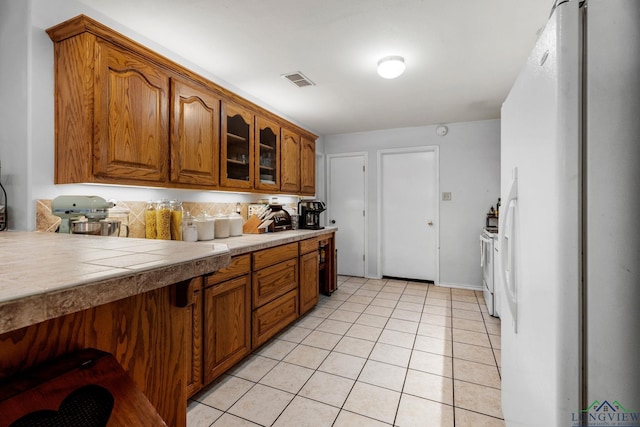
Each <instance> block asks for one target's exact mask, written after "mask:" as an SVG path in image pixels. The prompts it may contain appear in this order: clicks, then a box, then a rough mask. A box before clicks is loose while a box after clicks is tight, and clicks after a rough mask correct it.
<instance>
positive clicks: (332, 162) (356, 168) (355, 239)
mask: <svg viewBox="0 0 640 427" xmlns="http://www.w3.org/2000/svg"><path fill="white" fill-rule="evenodd" d="M327 159H328V169H329V173H328V183H329V185H328V190H329V191H328V195H327V196H328V197H327V220H328V225H335V226H337V227H338V232H337V233H336V247H337V249H338V274H342V275H346V276H357V277H364V272H365V260H364V254H365V216H364V210H365V171H364V165H365V154H362V153H357V154H346V155H328V156H327Z"/></svg>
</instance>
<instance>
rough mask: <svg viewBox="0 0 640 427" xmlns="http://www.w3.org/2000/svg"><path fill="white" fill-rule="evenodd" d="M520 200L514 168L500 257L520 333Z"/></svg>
mask: <svg viewBox="0 0 640 427" xmlns="http://www.w3.org/2000/svg"><path fill="white" fill-rule="evenodd" d="M517 201H518V168H513V181H512V182H511V188H510V190H509V195H508V196H507V200H506V203H505V204H504V206H506V207H507V209H506V215H504V217H503V218H504V219H503V220H502V224H500V233H499V240H500V257H501V260H502V268H501V269H500V273H501V275H502V281H503V283H504V289H505V296H506V301H507V305H508V306H509V311H510V313H511V317H512V319H513V332H514V333H518V305H517V300H516V297H517V286H516V285H517V284H516V275H515V259H514V251H515V242H514V237H515V236H514V234H515V228H514V215H515V210H516V207H517Z"/></svg>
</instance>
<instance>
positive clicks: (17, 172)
mask: <svg viewBox="0 0 640 427" xmlns="http://www.w3.org/2000/svg"><path fill="white" fill-rule="evenodd" d="M29 5H30V2H29V1H15V0H0V100H1V101H0V162H1V165H2V174H1V176H0V181H1V182H2V185H3V186H4V187H5V189H6V191H7V199H8V202H9V204H8V217H9V224H8V225H9V227H10V228H17V229H24V228H25V227H26V223H27V216H28V212H27V211H28V210H29V209H28V206H29V200H30V199H31V197H30V177H31V173H30V171H31V169H32V167H31V163H30V161H29V160H30V154H29V153H30V152H31V143H30V141H31V135H30V124H29V121H30V114H29V106H30V103H29V102H28V99H29V96H30V93H29V92H30V91H29V86H30V85H29V82H30V80H31V75H30V73H29V55H28V52H29V44H30V38H29V19H30V18H29ZM31 210H33V209H31ZM34 215H35V213H34Z"/></svg>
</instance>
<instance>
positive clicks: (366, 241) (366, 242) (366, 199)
mask: <svg viewBox="0 0 640 427" xmlns="http://www.w3.org/2000/svg"><path fill="white" fill-rule="evenodd" d="M339 157H362V164H363V165H364V176H363V179H364V188H363V192H364V194H363V196H364V211H365V214H364V242H363V244H364V272H363V274H364V277H365V278H367V277H369V274H368V271H369V239H368V237H367V235H368V233H367V230H368V229H369V215H368V214H367V210H368V208H369V196H368V194H369V188H368V187H369V184H368V182H369V168H368V167H367V166H368V164H369V153H367V152H366V151H354V152H350V153H336V154H327V155H326V162H325V176H326V177H327V188H326V192H327V212H326V213H327V217H326V218H327V221H329V218H331V209H332V206H333V203H332V202H331V197H332V194H331V173H330V171H331V161H332V160H333V159H334V158H339ZM327 225H329V226H330V225H331V224H327ZM338 230H340V226H338ZM336 249H337V250H340V248H336Z"/></svg>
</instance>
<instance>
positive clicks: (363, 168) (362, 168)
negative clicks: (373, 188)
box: [362, 165, 364, 173]
mask: <svg viewBox="0 0 640 427" xmlns="http://www.w3.org/2000/svg"><path fill="white" fill-rule="evenodd" d="M362 172H363V173H364V165H362Z"/></svg>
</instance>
